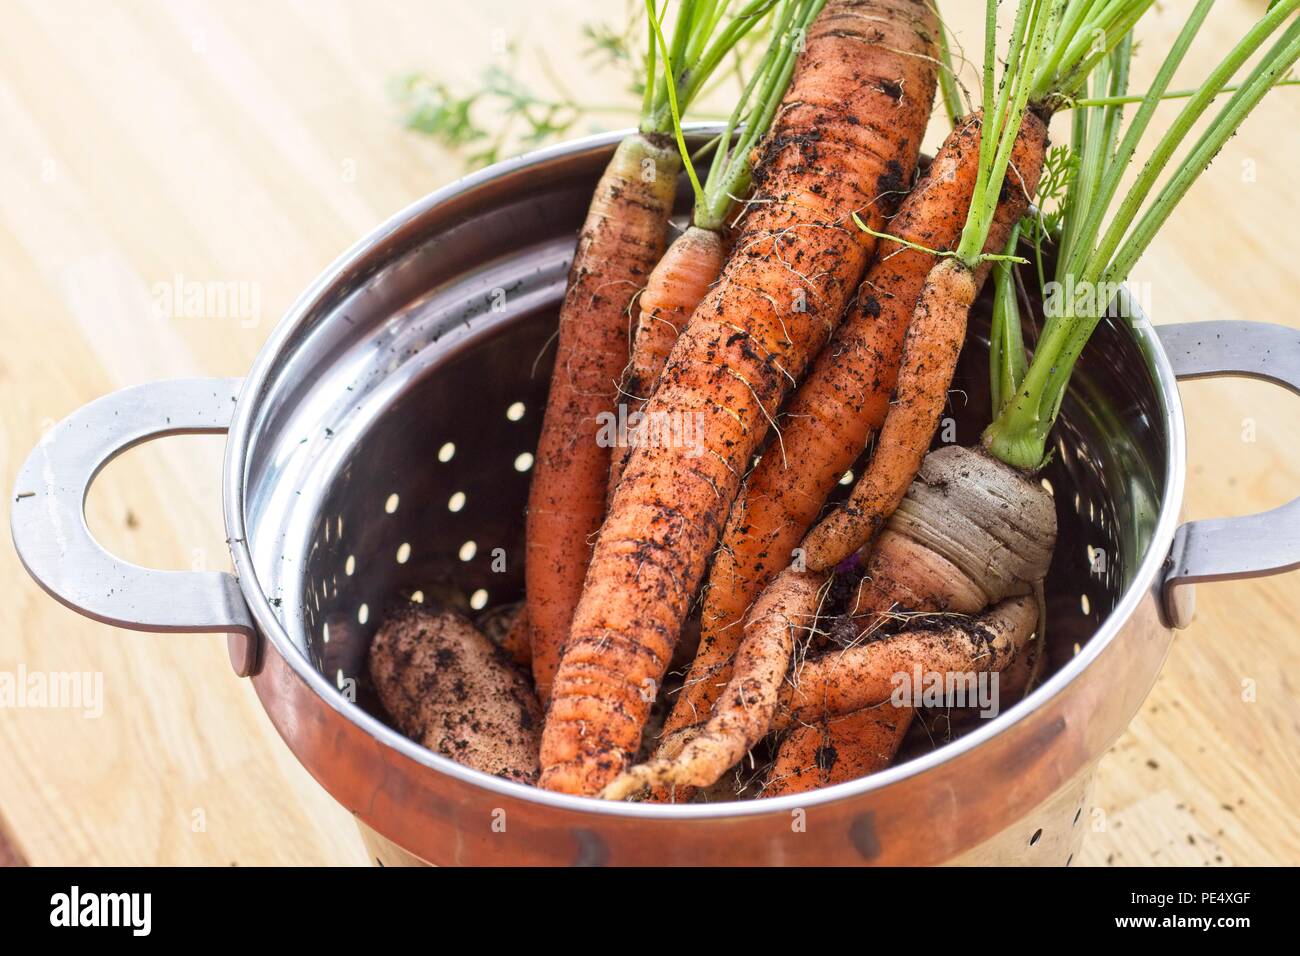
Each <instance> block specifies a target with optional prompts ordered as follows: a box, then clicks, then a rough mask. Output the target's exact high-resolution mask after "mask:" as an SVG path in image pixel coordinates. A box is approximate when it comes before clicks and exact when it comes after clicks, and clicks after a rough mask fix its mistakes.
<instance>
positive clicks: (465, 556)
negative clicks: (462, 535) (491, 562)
mask: <svg viewBox="0 0 1300 956" xmlns="http://www.w3.org/2000/svg"><path fill="white" fill-rule="evenodd" d="M457 553H458V554H459V555H460V559H461V560H462V561H473V560H474V555H476V554H478V544H477V543H476V542H474V541H466V542H465V543H464V544H462V545H461V546H460V551H459V552H457Z"/></svg>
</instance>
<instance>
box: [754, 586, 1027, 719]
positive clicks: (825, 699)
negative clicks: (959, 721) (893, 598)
mask: <svg viewBox="0 0 1300 956" xmlns="http://www.w3.org/2000/svg"><path fill="white" fill-rule="evenodd" d="M916 623H917V626H916V627H915V629H911V630H903V631H900V632H899V633H898V634H892V635H890V636H888V637H884V638H880V639H879V640H873V641H868V642H867V643H864V644H858V645H855V646H853V647H848V648H845V649H843V650H839V651H832V652H830V653H827V654H823V655H822V656H821V657H819V658H816V659H813V660H808V661H804V662H802V663H801V664H800V666H799V667H798V668H797V669H796V670H795V671H794V673H793V674H792V675H791V679H790V681H789V682H788V683H787V684H786V685H785V686H783V687H782V688H781V693H780V698H779V701H778V703H777V709H776V713H775V715H774V717H773V719H772V722H771V729H773V730H780V729H782V728H783V727H785V726H788V725H789V724H791V723H799V722H802V721H807V720H819V719H822V718H824V717H827V716H831V717H834V716H838V715H841V714H851V713H854V712H855V711H858V710H861V709H862V708H864V707H876V706H878V705H880V704H882V703H885V702H887V701H889V699H890V696H891V694H892V693H893V691H894V689H895V687H896V686H897V685H896V683H895V679H894V678H895V675H898V674H910V673H912V672H913V671H914V670H915V669H918V668H919V670H920V671H921V672H922V673H926V674H929V673H938V674H949V673H963V672H967V671H990V672H992V671H1001V670H1003V669H1004V668H1005V667H1006V666H1007V665H1008V664H1009V663H1010V662H1011V660H1012V659H1013V658H1015V656H1016V655H1017V654H1018V653H1019V652H1020V650H1021V649H1022V648H1023V647H1024V646H1025V644H1026V642H1027V641H1028V640H1029V636H1030V634H1032V633H1033V630H1034V626H1035V625H1036V624H1037V623H1038V605H1037V604H1036V603H1035V601H1034V599H1033V598H1031V597H1018V598H1011V599H1009V600H1006V601H1003V602H1002V603H1000V604H998V605H997V606H996V607H994V608H992V609H991V610H990V611H989V612H988V613H986V614H984V615H982V616H980V617H978V618H970V617H965V616H958V617H947V616H939V617H934V616H933V615H920V616H919V617H918V619H917V622H916Z"/></svg>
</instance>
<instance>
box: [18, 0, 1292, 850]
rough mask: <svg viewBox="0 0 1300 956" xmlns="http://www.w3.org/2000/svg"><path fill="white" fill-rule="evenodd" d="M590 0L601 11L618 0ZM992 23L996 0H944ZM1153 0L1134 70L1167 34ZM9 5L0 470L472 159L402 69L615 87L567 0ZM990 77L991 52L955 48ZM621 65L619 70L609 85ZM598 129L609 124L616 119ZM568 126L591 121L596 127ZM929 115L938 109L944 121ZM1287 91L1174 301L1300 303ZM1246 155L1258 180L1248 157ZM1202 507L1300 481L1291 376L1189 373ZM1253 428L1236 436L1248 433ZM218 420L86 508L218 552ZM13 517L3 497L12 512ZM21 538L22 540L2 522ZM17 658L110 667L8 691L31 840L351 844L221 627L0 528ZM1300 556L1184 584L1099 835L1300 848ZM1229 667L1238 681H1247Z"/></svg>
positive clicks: (96, 523) (1231, 16) (342, 818)
mask: <svg viewBox="0 0 1300 956" xmlns="http://www.w3.org/2000/svg"><path fill="white" fill-rule="evenodd" d="M607 6H608V9H605V8H604V5H602V13H603V15H605V16H610V17H612V16H616V15H618V13H619V11H620V9H621V8H620V7H619V6H618V5H616V4H609V5H607ZM942 6H943V9H944V10H945V12H946V13H947V14H948V15H949V17H950V18H951V20H952V23H953V25H954V27H955V28H956V29H957V30H959V31H960V34H961V37H962V39H963V42H964V43H965V44H966V46H967V47H968V48H969V49H971V50H972V51H974V50H977V49H978V47H979V33H978V31H977V29H976V24H975V21H976V18H977V16H978V5H977V4H972V3H965V2H962V3H952V2H945V3H944V4H943V5H942ZM1187 6H1188V4H1186V3H1182V2H1171V3H1165V4H1162V7H1164V8H1165V9H1164V11H1163V13H1162V14H1161V15H1159V16H1158V17H1156V18H1155V20H1154V21H1153V22H1152V23H1150V24H1148V25H1147V26H1146V27H1144V28H1143V31H1142V38H1143V46H1144V49H1143V53H1144V54H1145V55H1144V56H1142V57H1141V58H1140V60H1139V62H1138V64H1137V66H1136V68H1135V74H1136V76H1135V79H1134V86H1135V88H1139V89H1140V88H1142V84H1144V83H1145V82H1146V81H1147V79H1148V78H1149V77H1150V75H1151V73H1152V72H1153V70H1154V68H1155V67H1154V59H1155V54H1156V53H1158V52H1159V51H1162V50H1164V49H1166V48H1167V47H1168V43H1169V41H1170V39H1171V37H1172V35H1173V31H1174V30H1175V29H1176V26H1177V22H1176V17H1175V14H1176V13H1177V12H1178V11H1179V10H1183V9H1186V7H1187ZM1264 6H1265V3H1264V0H1249V2H1248V0H1223V2H1221V3H1219V4H1217V5H1216V10H1215V13H1214V29H1212V30H1211V31H1209V32H1208V33H1207V35H1206V36H1205V37H1204V38H1203V39H1202V41H1201V42H1200V43H1199V44H1198V47H1197V49H1196V50H1195V51H1194V52H1193V54H1192V55H1191V56H1190V57H1189V61H1188V64H1187V66H1186V68H1185V70H1184V74H1185V76H1186V77H1191V76H1193V75H1195V74H1196V73H1197V72H1200V71H1204V70H1205V69H1206V68H1207V66H1208V65H1209V64H1210V63H1211V61H1212V59H1213V57H1215V56H1217V55H1220V54H1221V52H1222V50H1224V49H1226V43H1227V38H1228V37H1229V36H1230V35H1232V34H1234V33H1238V32H1240V30H1241V29H1242V26H1243V24H1245V23H1246V22H1247V21H1248V19H1249V18H1250V17H1251V16H1257V15H1258V14H1259V13H1260V11H1262V10H1263V8H1264ZM452 9H453V7H452V6H451V5H449V4H438V3H428V2H415V0H379V2H375V0H368V2H361V0H299V2H287V0H258V2H254V0H233V2H232V0H225V2H221V3H215V2H198V0H169V2H143V0H131V2H122V3H101V2H94V0H80V2H79V0H30V2H20V0H5V2H4V3H3V11H4V21H5V29H4V30H3V31H0V129H3V130H4V131H5V132H4V135H3V136H0V183H3V187H2V188H0V288H3V289H4V292H5V296H4V315H3V323H4V332H5V349H4V351H3V353H2V354H0V479H2V480H3V484H4V487H5V488H9V487H11V485H12V481H13V476H14V473H15V471H16V469H17V467H18V464H19V463H20V462H21V461H22V459H23V458H24V457H25V456H26V454H27V452H28V451H29V450H30V449H31V447H32V446H33V445H34V444H35V443H36V442H37V441H38V439H39V437H40V435H41V434H42V432H43V431H44V429H46V428H48V427H49V425H50V424H52V423H53V422H54V421H56V420H57V419H59V418H61V417H62V416H63V415H65V414H67V413H68V412H70V411H72V410H73V409H75V408H76V407H78V406H79V405H81V404H83V403H85V402H86V401H88V400H90V399H91V398H94V397H95V396H97V395H99V394H102V393H104V392H106V391H109V390H112V389H115V388H118V387H121V386H124V385H129V384H133V383H138V382H144V381H148V380H151V379H155V378H164V377H175V376H183V375H206V374H210V375H239V374H241V373H242V372H243V371H244V370H246V368H247V367H248V365H249V364H250V362H251V361H252V358H253V356H254V354H255V353H256V351H257V349H258V347H259V346H260V344H261V342H262V341H263V340H264V339H265V338H266V336H267V335H268V333H269V331H270V329H271V327H272V325H273V323H274V320H275V318H276V317H277V316H278V315H280V314H281V313H282V312H283V311H284V310H285V309H286V308H287V306H288V305H289V303H290V302H291V301H292V299H293V298H294V296H295V295H296V294H297V292H298V291H299V290H300V289H302V288H303V287H304V286H305V285H306V284H307V283H308V282H309V281H310V280H311V279H312V278H313V276H314V275H315V274H316V273H317V272H318V271H319V270H320V269H321V268H322V267H323V266H325V265H326V264H327V263H328V262H329V261H330V260H331V259H332V258H333V257H334V256H336V255H337V254H338V253H339V252H340V251H342V250H343V249H344V248H346V247H347V246H348V245H349V244H350V243H352V242H353V241H354V240H355V239H356V238H358V237H359V236H360V235H362V234H363V233H365V232H366V231H367V230H368V229H370V228H371V227H372V226H373V225H374V224H376V223H378V222H379V221H380V220H382V219H383V218H384V217H386V216H387V215H389V214H391V213H393V212H394V211H396V210H398V209H400V208H401V207H402V206H404V205H406V204H407V203H408V202H410V201H412V200H414V199H415V198H417V197H418V196H420V195H422V194H423V193H425V192H427V191H428V190H430V189H432V188H434V187H436V186H438V185H440V184H442V183H445V182H447V181H449V180H450V179H452V178H453V177H455V176H456V175H458V174H459V173H460V172H461V162H460V160H459V159H458V158H457V157H454V156H451V155H448V154H447V153H445V152H443V151H442V150H440V149H439V148H438V147H436V146H433V145H431V144H430V143H429V142H427V141H425V140H422V139H420V138H418V137H416V136H414V135H412V134H409V133H406V132H404V131H403V130H402V129H401V128H400V124H399V122H398V117H397V112H396V110H395V108H394V106H393V104H392V101H391V100H390V98H389V95H388V93H387V92H386V87H387V83H388V81H389V79H390V78H391V77H392V76H393V75H394V74H397V73H401V72H405V71H408V70H412V69H428V70H432V71H434V72H436V73H437V74H438V75H440V76H442V77H445V78H447V79H448V80H450V81H452V82H453V83H455V82H461V81H464V82H468V81H469V80H470V79H471V78H473V77H474V76H477V75H478V74H479V72H480V71H481V70H482V69H483V68H484V67H486V66H487V65H489V64H490V63H492V62H501V60H500V58H501V57H502V54H501V53H499V52H498V49H499V43H500V41H501V40H502V39H505V40H507V41H509V42H513V43H514V44H516V45H517V47H518V49H519V51H520V69H521V71H522V72H523V73H524V74H525V75H526V76H527V77H528V78H529V80H530V82H536V83H539V84H542V83H544V82H545V79H544V77H545V73H544V71H543V70H542V67H541V65H540V64H539V62H538V51H545V52H544V54H543V55H545V56H546V57H547V58H548V59H549V61H550V69H551V71H553V72H554V73H555V74H557V75H558V76H559V77H561V79H562V80H563V82H564V83H565V85H566V86H568V87H569V88H570V89H571V90H573V91H574V92H575V95H577V96H580V97H588V96H589V97H591V98H592V99H600V100H602V101H607V100H609V99H610V98H611V97H614V96H615V94H616V93H617V91H618V90H620V89H621V81H620V80H619V78H618V75H617V74H616V73H612V72H610V71H603V72H602V71H598V70H596V69H595V68H594V67H593V65H592V63H591V61H589V60H585V59H584V58H583V57H582V56H581V55H580V52H579V51H580V49H581V41H580V38H579V26H580V24H581V22H582V20H583V19H584V18H586V17H589V16H590V15H591V14H590V13H585V12H584V10H589V9H590V8H589V7H587V6H586V5H583V4H581V3H578V2H577V0H567V2H554V0H548V2H544V3H535V4H525V3H511V2H503V0H495V2H482V0H481V2H478V3H475V4H471V5H468V6H466V5H464V4H458V5H455V7H454V11H455V12H454V13H449V12H448V11H450V10H452ZM970 79H971V80H972V81H973V74H970ZM611 91H613V92H611ZM600 121H601V122H602V123H604V124H605V125H620V123H619V118H618V117H616V116H608V115H607V116H604V117H602V118H601V120H600ZM581 131H582V132H585V131H586V128H585V127H584V128H583V129H582V130H581ZM941 136H942V129H941V127H940V125H939V124H938V123H936V125H935V126H934V127H933V129H932V131H931V136H930V138H929V142H930V143H931V144H933V143H935V142H937V141H938V140H939V139H940V138H941ZM1297 155H1300V94H1297V93H1296V92H1295V91H1283V92H1280V93H1279V94H1277V95H1275V97H1274V99H1273V101H1272V102H1270V103H1268V104H1266V106H1265V107H1264V108H1263V109H1262V110H1261V111H1260V115H1258V116H1256V117H1254V118H1253V119H1252V120H1251V121H1250V123H1249V124H1248V125H1247V127H1246V128H1245V129H1244V130H1243V131H1242V133H1241V134H1240V135H1239V136H1238V137H1237V138H1236V139H1234V140H1233V141H1232V143H1231V144H1229V146H1228V147H1227V148H1226V149H1225V150H1224V152H1223V154H1222V155H1221V156H1220V157H1219V159H1218V161H1217V162H1216V164H1215V165H1214V167H1213V168H1212V169H1211V170H1210V172H1209V173H1208V174H1207V175H1206V177H1205V179H1204V180H1203V181H1202V182H1201V183H1200V184H1198V186H1197V188H1196V190H1195V192H1194V193H1193V195H1192V196H1191V197H1189V199H1188V200H1187V202H1186V203H1185V205H1184V208H1182V209H1181V210H1180V211H1179V212H1178V213H1177V215H1176V216H1175V217H1174V219H1173V220H1172V221H1171V223H1170V225H1169V227H1168V229H1167V230H1166V233H1165V234H1164V235H1163V236H1162V237H1161V238H1160V240H1159V241H1158V242H1157V244H1156V246H1155V247H1154V248H1153V249H1152V251H1151V253H1150V254H1149V255H1148V256H1147V258H1146V260H1145V261H1144V262H1143V263H1142V265H1141V267H1140V269H1139V270H1138V279H1139V280H1141V281H1144V282H1147V283H1150V289H1151V292H1150V295H1151V301H1152V305H1153V310H1154V314H1155V316H1156V318H1157V320H1158V321H1177V320H1188V319H1209V318H1236V319H1246V318H1251V319H1267V320H1270V321H1274V322H1283V323H1287V324H1291V325H1297V326H1300V313H1297V310H1296V305H1295V303H1296V293H1297V288H1298V286H1300V283H1298V282H1297V279H1296V274H1295V267H1294V256H1295V250H1296V249H1297V248H1300V190H1297V188H1296V185H1295V180H1294V178H1293V176H1294V173H1295V170H1296V165H1295V157H1296V156H1297ZM1247 174H1249V175H1247ZM176 275H181V276H183V277H185V278H187V279H196V280H201V281H204V280H216V281H242V282H248V283H252V284H253V285H254V286H255V287H256V288H257V290H258V292H259V295H260V321H258V322H256V323H250V322H241V321H238V320H231V319H159V318H155V317H154V316H153V315H152V313H151V308H150V306H151V290H152V288H153V286H154V284H155V283H157V282H169V281H172V279H173V277H174V276H176ZM1184 394H1185V398H1186V402H1187V411H1188V418H1189V432H1190V445H1191V453H1190V456H1191V469H1190V481H1189V493H1188V497H1187V506H1186V511H1187V514H1188V516H1190V517H1200V516H1209V515H1228V514H1242V513H1245V512H1248V511H1252V510H1257V509H1260V508H1265V507H1270V506H1273V505H1276V504H1279V503H1281V502H1282V501H1284V500H1286V499H1287V498H1289V497H1290V496H1291V495H1293V494H1294V493H1296V492H1297V491H1300V452H1298V451H1297V446H1298V445H1300V441H1298V439H1300V433H1298V432H1297V429H1296V426H1295V417H1296V416H1295V412H1296V405H1295V404H1294V401H1293V399H1291V398H1289V397H1286V396H1285V395H1284V394H1282V393H1281V392H1279V391H1277V390H1275V389H1269V388H1267V387H1264V386H1261V385H1258V384H1243V383H1239V382H1216V383H1206V384H1197V385H1192V386H1189V387H1187V388H1186V389H1185V390H1184ZM1243 436H1244V437H1246V438H1253V440H1252V441H1246V440H1243ZM220 445H221V443H220V441H219V440H215V439H184V440H174V441H168V442H163V443H159V444H156V445H152V446H148V447H146V448H143V449H139V450H136V451H133V452H131V453H129V454H128V455H127V456H126V457H125V458H124V459H123V460H122V461H120V462H119V463H117V464H115V465H113V466H112V467H110V468H109V469H108V471H107V472H106V473H105V474H104V476H103V478H102V479H101V481H100V482H99V483H98V484H97V486H96V488H95V491H94V493H93V495H92V498H91V502H90V520H91V524H92V528H93V529H94V531H95V533H96V534H97V535H98V536H99V537H100V538H101V539H102V540H103V541H104V543H105V544H106V545H108V546H109V547H110V548H111V549H113V550H115V551H116V552H118V553H119V554H121V555H123V556H124V557H127V558H129V559H131V560H134V561H137V562H140V563H142V564H147V565H153V566H159V567H178V568H190V567H198V566H205V567H224V566H226V564H227V562H228V556H227V554H226V550H225V545H224V543H223V540H222V539H223V533H222V529H221V522H220V517H219V511H220V509H219V494H218V481H219V465H220V452H221V447H220ZM6 519H7V509H6ZM6 537H7V535H6ZM0 582H2V587H3V592H2V593H3V594H4V595H5V597H6V600H5V601H4V603H3V606H2V607H0V615H3V616H2V617H0V624H2V629H0V635H2V636H0V670H4V671H10V672H13V671H15V670H17V669H18V668H19V667H20V666H22V667H26V668H27V669H28V670H30V671H42V672H46V671H90V672H98V673H102V674H103V680H104V697H105V700H104V712H103V715H102V716H101V717H99V718H97V719H89V718H86V717H84V716H82V715H80V714H78V713H73V712H70V711H57V710H39V709H26V710H13V709H8V710H0V816H2V817H3V819H4V820H5V822H6V824H7V825H8V829H9V831H10V833H11V835H12V837H13V839H14V842H15V844H16V847H17V849H18V851H19V852H20V853H21V854H22V856H25V857H26V859H27V860H29V861H30V862H32V863H37V864H56V863H123V864H148V863H182V864H186V863H205V864H217V865H228V864H232V863H238V864H258V863H263V864H274V863H279V864H318V863H336V864H361V863H364V862H365V856H364V853H363V851H362V848H361V845H360V842H359V840H358V838H357V836H356V833H355V831H354V829H353V826H352V823H351V821H350V819H349V818H348V815H347V814H346V813H345V812H343V811H342V810H340V809H339V808H338V807H336V806H335V805H334V804H333V803H332V801H331V800H330V799H329V798H328V797H327V796H326V795H325V794H324V793H323V791H321V790H320V788H318V787H317V786H316V785H315V783H314V782H313V781H312V780H311V779H310V778H309V777H308V775H307V774H306V773H305V772H304V771H303V770H302V769H301V768H300V767H299V766H298V764H297V762H296V761H295V760H294V758H293V756H292V755H291V754H290V753H289V752H288V750H287V749H286V748H285V747H284V745H283V744H282V743H281V742H280V740H279V739H278V737H277V736H276V735H275V733H274V731H273V729H272V728H271V726H270V724H269V723H268V721H267V720H266V718H265V717H264V716H263V715H262V713H261V710H260V707H259V705H258V703H257V701H256V699H255V698H254V696H253V693H252V690H251V688H250V687H249V686H248V685H247V684H246V683H244V682H241V681H239V680H237V679H236V678H235V677H234V676H233V675H232V674H231V672H230V670H229V667H228V665H227V662H226V658H225V650H224V645H223V642H222V640H221V638H219V637H215V636H160V635H147V634H134V633H130V632H123V631H114V630H112V629H109V628H105V627H102V626H100V625H97V624H94V623H92V622H90V621H88V620H85V619H83V618H80V617H78V616H76V615H75V614H72V613H71V612H69V611H66V610H64V609H63V608H61V607H60V606H58V605H57V604H55V603H54V602H53V601H51V600H50V599H49V598H48V597H46V596H45V595H44V594H43V593H41V592H40V591H39V589H38V588H37V587H36V586H35V585H34V584H33V583H32V582H31V581H30V580H29V579H28V578H27V576H26V575H25V573H24V572H23V571H22V569H21V567H20V566H19V564H18V561H17V559H16V558H15V556H14V554H13V552H12V549H10V548H9V547H3V548H0ZM1298 596H1300V577H1297V576H1290V577H1277V578H1272V579H1269V580H1263V581H1255V582H1239V583H1235V584H1224V585H1219V586H1215V587H1205V588H1202V589H1201V590H1200V594H1199V595H1198V598H1199V604H1200V608H1199V613H1198V620H1197V623H1196V625H1195V626H1194V627H1192V628H1190V629H1189V630H1187V631H1186V632H1184V633H1182V634H1180V635H1179V636H1178V639H1177V641H1176V642H1175V645H1174V649H1173V652H1172V654H1171V656H1170V659H1169V662H1168V664H1167V666H1166V668H1165V671H1164V674H1163V676H1162V677H1161V680H1160V682H1159V684H1158V685H1157V686H1156V689H1155V691H1154V692H1153V694H1152V696H1151V698H1150V700H1149V702H1148V703H1147V705H1146V707H1145V708H1144V709H1143V711H1142V713H1141V714H1140V716H1139V717H1138V718H1137V720H1136V721H1135V722H1134V724H1133V726H1132V728H1131V730H1130V731H1129V733H1128V734H1127V735H1126V736H1125V737H1124V738H1123V740H1122V741H1121V742H1120V743H1119V745H1118V746H1117V747H1116V749H1115V752H1114V753H1113V754H1111V755H1110V756H1109V757H1108V758H1107V760H1106V762H1105V763H1104V764H1103V766H1102V770H1101V777H1100V780H1099V784H1098V787H1097V789H1096V792H1095V802H1096V807H1095V809H1094V810H1093V812H1092V815H1091V817H1090V819H1091V820H1092V821H1093V826H1094V831H1095V832H1093V833H1092V834H1091V835H1090V837H1089V839H1088V842H1087V844H1086V845H1085V848H1084V851H1083V854H1082V856H1081V858H1080V861H1079V862H1083V863H1107V862H1114V863H1127V864H1144V863H1170V862H1177V863H1191V864H1201V863H1291V864H1295V863H1298V862H1300V822H1297V817H1296V815H1295V814H1294V812H1292V810H1293V807H1294V804H1295V802H1296V798H1297V797H1298V796H1300V747H1297V739H1298V735H1300V703H1298V701H1300V694H1298V693H1297V686H1296V684H1297V678H1296V677H1295V676H1294V675H1295V674H1296V673H1298V672H1300V641H1298V640H1297V636H1298V632H1300V628H1298V627H1297V625H1296V622H1295V616H1294V610H1293V609H1294V607H1295V605H1293V604H1292V602H1293V601H1295V600H1296V599H1297V597H1298ZM1243 681H1250V682H1253V683H1252V685H1251V686H1253V688H1254V692H1255V693H1254V699H1253V700H1251V701H1249V702H1248V701H1246V700H1243Z"/></svg>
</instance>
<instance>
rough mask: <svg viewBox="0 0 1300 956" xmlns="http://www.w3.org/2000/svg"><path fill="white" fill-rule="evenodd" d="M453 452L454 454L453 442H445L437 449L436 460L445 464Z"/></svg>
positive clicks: (454, 446)
mask: <svg viewBox="0 0 1300 956" xmlns="http://www.w3.org/2000/svg"><path fill="white" fill-rule="evenodd" d="M454 454H456V445H455V443H453V442H447V443H445V444H444V445H443V446H442V447H441V448H439V449H438V460H439V461H440V462H442V463H443V464H444V465H445V464H446V463H447V462H449V461H451V458H452V456H453V455H454Z"/></svg>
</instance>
